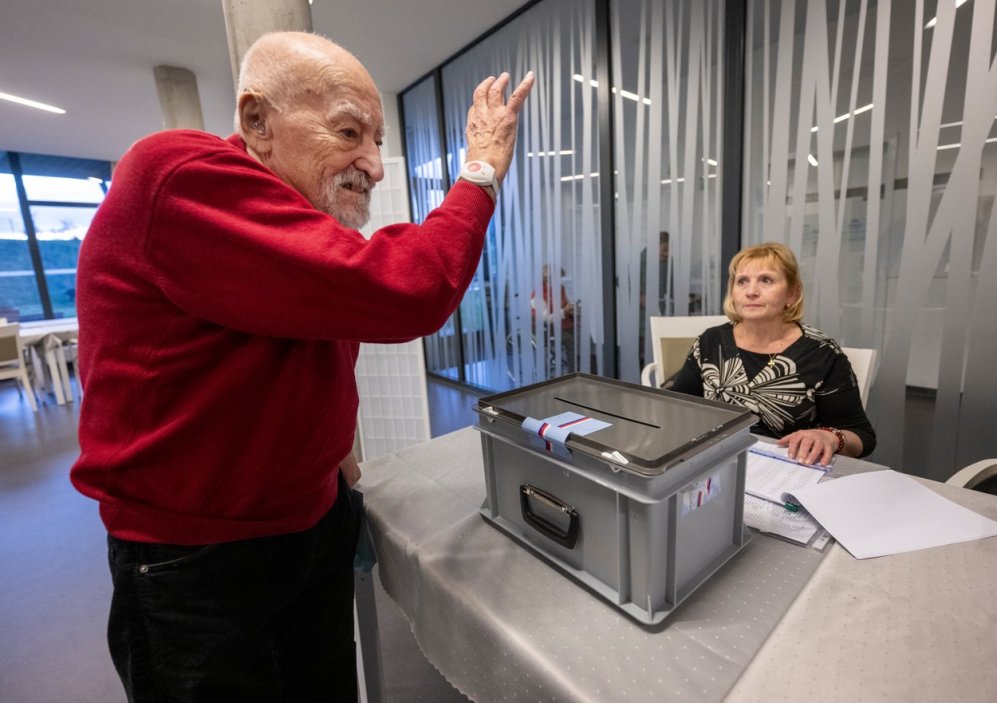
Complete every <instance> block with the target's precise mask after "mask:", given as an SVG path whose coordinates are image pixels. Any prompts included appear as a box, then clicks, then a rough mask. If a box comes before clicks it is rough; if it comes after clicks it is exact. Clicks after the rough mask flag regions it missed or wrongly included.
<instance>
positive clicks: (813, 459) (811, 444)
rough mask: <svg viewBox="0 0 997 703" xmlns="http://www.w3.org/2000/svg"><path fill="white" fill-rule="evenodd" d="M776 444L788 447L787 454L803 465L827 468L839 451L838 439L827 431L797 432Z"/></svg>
mask: <svg viewBox="0 0 997 703" xmlns="http://www.w3.org/2000/svg"><path fill="white" fill-rule="evenodd" d="M776 444H778V445H779V446H780V447H787V452H786V453H787V454H789V458H790V459H794V460H796V461H799V462H801V463H803V464H821V465H822V466H827V465H828V464H830V463H831V459H832V458H834V453H835V452H836V451H837V449H838V437H837V436H836V435H835V434H834V433H833V432H828V431H827V430H817V429H813V430H797V431H796V432H793V433H792V434H788V435H786V436H785V437H783V438H782V439H780V440H779V441H778V442H776Z"/></svg>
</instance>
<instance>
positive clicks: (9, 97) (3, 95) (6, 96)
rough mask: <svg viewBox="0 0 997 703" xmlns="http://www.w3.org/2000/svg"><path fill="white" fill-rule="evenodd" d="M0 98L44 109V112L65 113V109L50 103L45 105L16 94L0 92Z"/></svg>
mask: <svg viewBox="0 0 997 703" xmlns="http://www.w3.org/2000/svg"><path fill="white" fill-rule="evenodd" d="M0 100H8V101H10V102H12V103H17V104H18V105H27V106H28V107H33V108H36V109H38V110H45V111H46V112H54V113H55V114H57V115H65V114H66V111H65V110H63V109H62V108H61V107H53V106H52V105H46V104H45V103H39V102H35V101H34V100H28V99H27V98H19V97H17V96H16V95H10V94H9V93H0Z"/></svg>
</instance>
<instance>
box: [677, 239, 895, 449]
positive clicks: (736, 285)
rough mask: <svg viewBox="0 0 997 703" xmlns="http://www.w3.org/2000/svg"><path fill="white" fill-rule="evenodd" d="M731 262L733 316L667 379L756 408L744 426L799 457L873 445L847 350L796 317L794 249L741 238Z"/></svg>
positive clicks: (799, 291)
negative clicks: (742, 245)
mask: <svg viewBox="0 0 997 703" xmlns="http://www.w3.org/2000/svg"><path fill="white" fill-rule="evenodd" d="M729 271H730V277H729V280H728V283H727V296H726V298H725V299H724V312H725V313H726V314H727V317H728V318H730V320H731V322H730V323H728V324H724V325H720V326H718V327H712V328H710V329H708V330H706V331H705V332H704V333H703V334H702V335H700V337H699V338H698V339H697V340H696V341H695V343H694V344H693V346H692V350H691V351H690V352H689V356H688V357H687V358H686V361H685V364H684V365H683V367H682V368H681V369H680V370H679V372H678V373H677V374H675V376H673V377H672V379H671V380H670V381H669V383H668V384H666V385H665V387H666V388H669V389H670V390H673V391H678V392H680V393H688V394H690V395H698V396H702V397H705V398H707V399H710V400H718V401H721V402H724V403H732V404H734V405H741V406H743V407H746V408H748V409H749V410H750V411H751V412H753V413H754V414H755V415H757V416H758V422H757V423H756V424H755V426H754V428H752V431H754V432H757V433H759V434H763V435H767V436H769V437H775V438H777V439H778V440H779V441H778V444H779V445H781V446H784V447H788V450H789V455H790V456H791V457H794V458H798V459H799V460H801V461H803V462H806V463H810V464H812V463H818V462H819V463H822V464H827V463H828V462H830V460H831V458H832V457H833V456H834V454H835V453H842V454H845V455H847V456H853V457H854V456H866V455H868V454H869V453H870V452H872V450H873V449H874V448H875V446H876V433H875V431H874V430H873V428H872V425H871V424H870V423H869V419H868V418H867V417H866V414H865V410H864V409H863V408H862V400H861V398H860V397H859V388H858V382H857V381H856V380H855V374H854V373H853V372H852V367H851V364H850V363H849V362H848V357H847V356H845V354H844V352H842V351H841V347H839V346H838V344H837V342H835V341H834V340H833V339H831V338H830V337H828V336H827V335H825V334H824V333H823V332H821V331H820V330H818V329H816V328H814V327H811V326H809V325H806V324H803V323H801V322H800V320H801V319H802V318H803V283H802V281H801V280H800V269H799V265H798V264H797V262H796V257H795V256H794V255H793V252H792V251H790V249H789V248H788V247H786V246H784V245H782V244H774V243H767V244H759V245H758V246H753V247H748V248H747V249H743V250H742V251H740V252H739V253H738V254H737V255H736V256H735V257H734V258H733V260H731V262H730V269H729Z"/></svg>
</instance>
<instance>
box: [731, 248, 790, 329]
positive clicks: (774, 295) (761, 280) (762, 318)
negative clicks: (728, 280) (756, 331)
mask: <svg viewBox="0 0 997 703" xmlns="http://www.w3.org/2000/svg"><path fill="white" fill-rule="evenodd" d="M797 298H798V293H797V291H796V290H791V289H790V287H789V283H788V282H787V281H786V276H785V274H784V273H783V272H782V269H781V267H779V266H778V264H776V262H775V261H772V260H768V259H750V260H748V261H744V262H742V263H741V265H740V266H739V267H738V268H737V269H736V270H735V271H734V282H733V288H732V293H731V299H732V301H733V303H734V310H735V311H736V312H737V314H738V315H739V316H740V317H741V320H742V321H744V322H749V323H750V322H772V321H774V320H782V315H783V312H784V311H785V310H786V308H787V307H789V306H790V305H792V304H793V303H795V302H796V300H797Z"/></svg>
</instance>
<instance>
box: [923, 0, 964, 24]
mask: <svg viewBox="0 0 997 703" xmlns="http://www.w3.org/2000/svg"><path fill="white" fill-rule="evenodd" d="M965 4H966V0H955V6H956V9H958V8H960V7H962V6H963V5H965ZM936 24H938V17H932V18H931V19H930V20H928V23H927V24H926V25H924V28H925V29H931V28H932V27H934V26H935V25H936Z"/></svg>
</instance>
